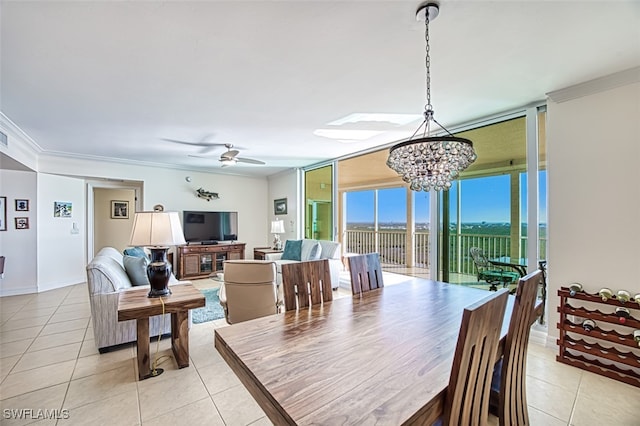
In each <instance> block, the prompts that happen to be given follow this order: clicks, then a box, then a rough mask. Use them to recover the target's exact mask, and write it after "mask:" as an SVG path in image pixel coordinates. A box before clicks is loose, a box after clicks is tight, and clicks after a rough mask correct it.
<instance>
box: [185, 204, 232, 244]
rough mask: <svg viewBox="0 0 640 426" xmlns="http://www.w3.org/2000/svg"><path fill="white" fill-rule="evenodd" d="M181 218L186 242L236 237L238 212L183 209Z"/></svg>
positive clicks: (228, 239) (213, 240) (222, 239)
mask: <svg viewBox="0 0 640 426" xmlns="http://www.w3.org/2000/svg"><path fill="white" fill-rule="evenodd" d="M182 219H183V220H182V229H183V231H184V239H185V240H186V241H187V242H188V243H191V242H200V243H201V242H217V241H234V240H237V239H238V212H195V211H184V213H183V218H182Z"/></svg>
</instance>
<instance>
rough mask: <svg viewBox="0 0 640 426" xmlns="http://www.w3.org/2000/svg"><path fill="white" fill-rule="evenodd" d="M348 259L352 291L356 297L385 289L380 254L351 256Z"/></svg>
mask: <svg viewBox="0 0 640 426" xmlns="http://www.w3.org/2000/svg"><path fill="white" fill-rule="evenodd" d="M347 259H348V262H349V274H350V275H351V291H352V292H353V294H354V295H356V294H361V293H364V292H367V291H369V290H375V289H376V288H382V287H384V281H383V279H382V268H381V267H380V255H379V254H378V253H368V254H362V255H357V256H350V257H348V258H347Z"/></svg>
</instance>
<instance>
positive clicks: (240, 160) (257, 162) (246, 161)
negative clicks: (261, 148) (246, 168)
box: [235, 157, 267, 164]
mask: <svg viewBox="0 0 640 426" xmlns="http://www.w3.org/2000/svg"><path fill="white" fill-rule="evenodd" d="M235 159H236V160H237V161H238V163H247V164H267V163H265V162H264V161H260V160H254V159H252V158H242V157H236V158H235Z"/></svg>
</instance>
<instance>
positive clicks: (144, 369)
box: [118, 284, 205, 380]
mask: <svg viewBox="0 0 640 426" xmlns="http://www.w3.org/2000/svg"><path fill="white" fill-rule="evenodd" d="M169 289H170V290H171V295H169V296H165V297H162V301H161V300H160V297H148V296H147V294H148V293H149V289H148V288H141V289H136V290H131V291H123V292H121V293H120V296H119V297H118V321H128V320H136V325H137V332H138V339H137V341H136V347H137V353H138V378H139V379H140V380H144V379H146V378H148V377H151V369H150V367H149V360H150V356H149V317H152V316H155V315H162V313H163V311H164V313H165V314H171V349H172V350H173V355H174V357H175V359H176V363H177V364H178V368H184V367H188V366H189V315H188V313H189V309H194V308H201V307H203V306H204V305H205V297H204V294H202V293H201V292H200V291H199V290H198V289H196V288H195V287H194V286H193V284H176V285H172V286H170V287H169ZM163 302H164V307H163Z"/></svg>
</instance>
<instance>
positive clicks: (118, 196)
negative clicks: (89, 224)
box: [93, 188, 136, 253]
mask: <svg viewBox="0 0 640 426" xmlns="http://www.w3.org/2000/svg"><path fill="white" fill-rule="evenodd" d="M135 195H136V193H135V190H133V189H113V188H94V189H93V223H94V230H93V252H94V253H97V252H98V251H100V249H101V248H102V247H115V248H116V249H118V251H120V252H122V251H123V250H124V249H125V248H127V247H129V238H130V237H131V228H133V218H134V217H135V210H136V209H135V206H136V201H135ZM111 201H128V202H129V217H128V218H116V219H113V218H111Z"/></svg>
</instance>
